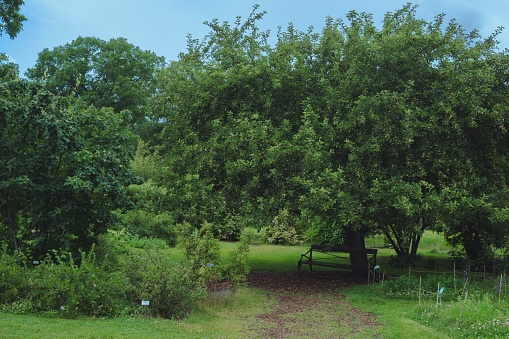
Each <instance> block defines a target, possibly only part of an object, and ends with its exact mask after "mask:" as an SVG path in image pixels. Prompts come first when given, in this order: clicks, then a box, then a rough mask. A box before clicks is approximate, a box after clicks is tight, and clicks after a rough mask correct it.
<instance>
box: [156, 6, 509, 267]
mask: <svg viewBox="0 0 509 339" xmlns="http://www.w3.org/2000/svg"><path fill="white" fill-rule="evenodd" d="M262 17H263V13H257V12H256V10H255V11H254V12H253V13H252V15H251V16H250V17H249V18H248V19H247V20H246V21H245V22H242V21H241V20H240V19H239V20H238V21H237V22H235V25H230V24H229V23H223V24H219V23H218V22H217V21H216V20H214V21H212V22H210V23H208V25H209V27H210V28H211V32H210V33H209V34H208V35H207V36H206V37H205V38H204V39H203V40H193V39H190V40H189V49H188V52H187V53H185V54H182V55H181V57H180V59H179V60H178V61H177V62H174V63H172V64H171V65H170V66H169V67H168V68H167V69H166V70H165V72H164V76H163V79H162V83H163V84H164V86H162V87H161V88H162V91H161V96H160V97H159V98H158V99H157V101H156V103H157V104H158V105H159V106H158V107H159V108H160V114H161V115H160V117H161V119H160V121H165V122H166V126H165V129H164V133H163V134H162V140H163V145H162V146H163V147H162V148H161V149H160V150H161V152H162V154H163V155H164V156H165V157H166V159H167V162H166V166H164V170H165V174H164V175H163V181H164V182H165V184H166V185H168V186H169V187H170V188H171V189H172V190H174V192H175V193H174V194H170V195H169V197H172V199H174V200H172V201H170V202H169V204H168V206H169V208H172V206H177V205H175V203H177V202H181V204H180V205H178V208H176V210H177V209H178V210H179V211H181V213H180V217H181V218H186V217H187V216H190V217H193V218H195V217H198V219H206V218H208V219H209V220H210V219H213V220H221V218H223V217H224V216H225V214H227V213H239V214H242V213H249V212H248V211H251V213H253V214H256V215H257V216H259V218H258V220H262V221H261V222H267V220H270V218H271V216H274V215H276V214H277V212H278V211H279V210H282V209H287V210H288V211H290V213H291V214H292V215H294V216H295V218H296V219H297V224H298V225H300V227H302V230H303V231H305V230H306V229H307V234H308V236H310V237H311V238H313V239H315V240H318V241H320V242H327V243H333V244H337V243H344V244H347V245H350V246H355V247H364V237H365V235H366V234H368V233H369V232H379V233H383V234H385V235H386V236H387V237H388V238H390V239H391V241H392V242H393V243H394V246H395V250H396V251H397V253H398V254H399V255H409V254H411V255H415V254H416V251H417V246H418V244H419V240H420V237H421V235H422V232H423V231H424V230H425V229H429V228H434V229H443V227H450V231H452V230H453V225H456V224H458V222H457V221H458V220H459V219H458V218H459V216H460V214H459V213H461V210H460V209H458V208H457V206H458V204H457V202H458V201H460V200H462V201H465V199H467V198H468V197H471V198H472V199H484V198H483V197H484V196H486V197H491V198H490V199H494V197H496V196H503V195H504V194H505V192H506V187H507V178H506V176H505V175H504V173H505V172H506V170H507V159H509V158H508V150H509V149H508V148H507V145H508V143H507V142H506V139H507V127H508V126H507V124H508V121H509V120H508V119H507V114H508V111H507V107H508V102H507V100H508V98H509V96H508V95H507V94H508V81H507V52H500V51H498V50H497V49H496V48H497V43H496V35H497V34H498V33H500V31H496V32H495V33H494V34H493V35H492V36H490V37H488V38H486V39H482V38H481V37H480V36H479V35H478V33H477V32H475V31H474V32H465V31H464V30H463V28H462V27H461V25H459V24H458V23H456V22H455V21H454V20H452V21H450V22H449V23H445V22H444V16H443V15H439V16H437V17H436V18H435V20H433V21H432V22H427V21H425V20H422V19H419V18H417V17H416V7H415V6H411V5H407V6H404V7H403V8H402V9H400V10H397V11H395V12H392V13H387V15H386V16H385V17H384V20H383V22H382V26H381V28H378V27H377V26H376V25H375V24H374V22H373V20H372V17H371V15H369V14H366V13H360V14H359V13H356V12H350V13H349V14H348V15H347V18H346V21H343V20H333V19H332V18H329V19H327V21H326V24H325V27H324V29H323V30H322V31H321V33H315V32H313V31H311V30H310V31H307V32H300V31H297V30H295V29H294V27H293V26H292V25H290V26H289V27H288V28H287V30H286V31H282V30H280V31H279V32H278V35H277V40H276V44H275V46H270V45H269V43H268V41H269V40H268V39H267V38H268V33H266V32H260V31H259V30H258V29H257V28H256V21H257V20H259V19H261V18H262ZM180 197H184V198H185V199H188V200H186V201H185V203H182V202H183V201H184V200H181V198H180ZM483 201H485V200H483ZM503 205H504V203H502V202H501V201H499V203H498V204H484V205H483V208H491V207H496V208H497V210H493V211H494V212H493V213H494V214H495V215H496V217H497V218H496V222H494V223H493V225H494V226H496V227H498V230H499V231H504V230H505V229H507V227H505V226H504V225H507V220H506V219H504V215H505V214H504V213H503V207H504V206H503ZM177 219H178V218H177ZM492 219H493V220H495V219H494V218H492ZM477 224H478V225H481V224H482V223H481V222H479V223H477ZM477 224H476V225H477ZM461 227H462V226H460V228H461ZM466 228H467V227H465V229H466ZM462 239H466V238H465V237H463V238H462ZM486 239H487V240H488V238H486ZM488 242H489V240H488ZM353 259H354V258H353ZM354 260H355V262H356V263H358V264H359V266H363V265H364V264H363V262H365V258H355V259H354Z"/></svg>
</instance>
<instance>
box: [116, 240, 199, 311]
mask: <svg viewBox="0 0 509 339" xmlns="http://www.w3.org/2000/svg"><path fill="white" fill-rule="evenodd" d="M125 269H126V270H125V274H126V276H127V277H128V279H129V282H130V285H131V286H132V289H131V291H130V292H129V296H128V298H129V300H130V301H132V302H134V303H136V304H137V305H141V301H143V300H147V301H149V302H150V306H149V307H148V309H149V311H150V313H151V314H152V315H157V316H160V317H163V318H180V317H183V316H185V315H187V314H188V313H189V312H190V311H191V309H192V307H193V305H194V304H195V303H196V301H198V300H201V299H203V298H204V297H205V290H204V289H203V287H202V286H201V285H200V283H199V281H197V280H196V279H194V276H193V273H192V271H191V269H190V268H189V267H185V266H183V265H182V264H180V263H177V262H173V261H171V260H170V259H169V258H168V257H167V256H165V255H163V254H161V253H160V252H157V251H155V252H151V251H149V250H146V251H142V252H140V251H132V252H131V253H130V255H129V256H128V257H127V258H126V267H125Z"/></svg>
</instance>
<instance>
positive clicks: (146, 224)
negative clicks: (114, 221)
mask: <svg viewBox="0 0 509 339" xmlns="http://www.w3.org/2000/svg"><path fill="white" fill-rule="evenodd" d="M122 223H123V224H124V226H125V228H126V229H127V231H128V232H129V233H130V234H132V235H136V236H139V237H140V238H158V239H163V240H165V241H166V243H167V244H168V245H170V246H174V245H175V243H176V235H175V232H174V229H173V228H174V221H173V218H172V217H171V215H170V214H169V213H167V212H163V213H160V214H156V213H153V212H148V211H145V210H141V209H136V210H130V211H127V212H125V213H124V214H123V215H122Z"/></svg>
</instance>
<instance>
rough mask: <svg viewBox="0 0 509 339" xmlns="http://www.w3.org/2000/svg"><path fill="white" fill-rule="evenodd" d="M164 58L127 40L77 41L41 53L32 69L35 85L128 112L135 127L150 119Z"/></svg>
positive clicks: (81, 38) (79, 38) (78, 39)
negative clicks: (149, 106)
mask: <svg viewBox="0 0 509 339" xmlns="http://www.w3.org/2000/svg"><path fill="white" fill-rule="evenodd" d="M163 65H164V59H163V58H162V57H158V56H156V55H155V54H154V53H152V52H150V51H143V50H141V49H140V48H139V47H136V46H134V45H132V44H130V43H128V42H127V40H126V39H124V38H117V39H110V40H109V41H104V40H101V39H98V38H93V37H78V38H77V39H75V40H73V41H72V42H71V43H68V44H65V45H62V46H57V47H55V48H53V49H52V50H49V49H48V48H46V49H44V50H43V51H41V52H40V53H39V56H38V59H37V61H36V64H35V66H34V67H33V68H30V69H28V70H27V73H26V74H27V77H28V78H29V79H31V80H42V81H44V82H45V83H46V86H47V87H48V89H50V90H51V91H53V92H54V93H57V94H59V95H63V96H68V95H76V96H77V97H79V98H81V99H82V100H83V101H84V102H85V103H86V104H87V105H94V106H95V107H112V108H113V109H114V111H115V112H116V113H119V112H121V111H123V110H129V111H130V112H131V113H132V115H133V118H134V123H135V124H140V123H142V122H144V121H145V120H146V117H147V114H148V112H146V110H145V107H144V106H145V105H146V102H147V99H148V98H149V97H150V96H151V93H152V92H153V91H154V90H155V89H154V84H153V78H154V74H155V72H156V70H157V69H159V68H161V67H162V66H163Z"/></svg>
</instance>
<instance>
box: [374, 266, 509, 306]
mask: <svg viewBox="0 0 509 339" xmlns="http://www.w3.org/2000/svg"><path fill="white" fill-rule="evenodd" d="M508 263H509V262H508V261H507V260H495V261H493V262H490V263H489V264H486V262H484V263H483V264H482V265H481V264H480V263H478V262H468V263H467V264H466V265H465V262H464V261H463V262H461V263H460V265H456V261H453V269H452V270H444V269H439V270H437V268H435V269H433V270H426V269H422V268H417V269H413V268H412V267H411V266H409V267H408V271H407V273H406V274H400V275H398V276H397V277H394V276H388V275H386V274H385V271H384V270H383V268H382V267H381V266H380V263H379V264H378V265H376V266H375V267H374V269H373V270H372V271H371V272H369V274H368V283H369V284H374V285H375V284H376V285H378V286H379V287H380V289H381V290H384V284H386V288H385V289H386V290H387V285H391V284H392V285H391V286H390V287H389V290H390V289H391V288H392V290H393V292H394V289H395V288H397V289H398V293H400V294H405V295H406V296H415V298H416V299H417V300H418V301H419V304H420V303H421V300H422V299H429V298H436V302H437V305H438V304H440V303H441V302H442V298H447V299H457V300H461V299H462V298H464V299H465V300H466V299H467V297H468V295H469V293H470V294H471V295H472V294H473V293H475V294H491V295H492V296H493V298H494V299H497V300H498V301H501V300H506V299H507V297H508V295H507V279H506V278H507V274H508V268H509V265H508ZM472 267H474V268H475V270H472ZM423 277H424V280H426V283H427V284H424V282H423ZM430 277H432V278H430ZM417 279H418V280H417ZM395 280H397V287H395V286H394V283H393V282H394V281H395ZM405 280H406V281H405ZM416 280H417V281H416ZM430 281H433V282H435V284H434V286H432V287H431V288H430V285H429V283H430ZM405 282H406V284H405ZM417 282H418V283H417ZM405 285H406V286H405ZM405 292H406V293H405Z"/></svg>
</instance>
